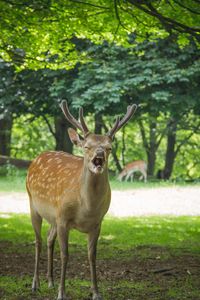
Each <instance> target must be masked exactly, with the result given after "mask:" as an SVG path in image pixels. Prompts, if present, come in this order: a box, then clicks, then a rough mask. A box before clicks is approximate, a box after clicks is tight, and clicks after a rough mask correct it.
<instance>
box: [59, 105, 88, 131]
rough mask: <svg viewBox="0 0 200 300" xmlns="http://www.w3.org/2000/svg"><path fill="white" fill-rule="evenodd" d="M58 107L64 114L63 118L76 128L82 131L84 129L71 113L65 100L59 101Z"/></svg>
mask: <svg viewBox="0 0 200 300" xmlns="http://www.w3.org/2000/svg"><path fill="white" fill-rule="evenodd" d="M60 107H61V109H62V111H63V114H64V115H65V118H66V119H67V120H68V121H69V122H70V123H71V124H72V125H74V126H75V127H76V128H78V129H80V130H81V131H83V132H84V129H83V128H82V126H81V124H80V123H79V122H78V121H77V120H76V119H75V118H74V117H73V116H72V115H71V113H70V111H69V108H68V105H67V101H66V100H63V101H62V102H61V104H60Z"/></svg>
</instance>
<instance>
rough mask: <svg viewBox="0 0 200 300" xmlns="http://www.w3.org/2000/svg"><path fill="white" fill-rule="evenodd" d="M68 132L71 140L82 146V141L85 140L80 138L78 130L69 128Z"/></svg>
mask: <svg viewBox="0 0 200 300" xmlns="http://www.w3.org/2000/svg"><path fill="white" fill-rule="evenodd" d="M68 134H69V137H70V140H71V142H72V143H73V144H74V145H76V146H79V147H81V146H82V142H83V140H82V139H80V137H79V135H78V133H77V132H76V130H74V129H73V128H68Z"/></svg>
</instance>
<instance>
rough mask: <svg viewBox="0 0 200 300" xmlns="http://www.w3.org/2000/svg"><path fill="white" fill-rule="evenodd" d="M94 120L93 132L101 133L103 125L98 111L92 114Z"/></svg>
mask: <svg viewBox="0 0 200 300" xmlns="http://www.w3.org/2000/svg"><path fill="white" fill-rule="evenodd" d="M94 122H95V127H94V133H95V134H101V133H102V127H103V119H102V115H101V114H99V113H96V114H95V115H94Z"/></svg>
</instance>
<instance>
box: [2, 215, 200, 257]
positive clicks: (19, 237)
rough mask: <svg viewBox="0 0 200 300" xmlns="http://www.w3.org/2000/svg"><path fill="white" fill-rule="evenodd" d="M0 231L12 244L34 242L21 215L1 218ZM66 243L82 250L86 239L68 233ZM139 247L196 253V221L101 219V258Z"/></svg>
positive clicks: (199, 241) (199, 238)
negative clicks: (167, 248) (188, 250)
mask: <svg viewBox="0 0 200 300" xmlns="http://www.w3.org/2000/svg"><path fill="white" fill-rule="evenodd" d="M48 228H49V225H48V224H47V223H46V222H44V223H43V231H42V235H43V239H44V240H45V239H46V235H47V230H48ZM0 231H1V240H4V241H10V242H12V243H13V244H18V243H30V242H33V241H34V234H33V229H32V225H31V221H30V217H29V216H28V215H25V214H1V215H0ZM70 242H71V244H72V245H76V244H79V245H80V246H84V247H85V246H86V242H87V239H86V235H85V234H82V233H80V232H78V231H76V230H72V231H71V233H70ZM142 245H158V246H168V247H171V248H174V249H179V248H184V249H190V251H192V252H199V253H200V217H140V218H139V217H138V218H136V217H134V218H123V219H120V218H111V217H106V218H105V220H104V222H103V226H102V232H101V236H100V240H99V247H105V246H106V249H107V250H106V252H104V251H103V253H104V254H103V256H104V257H106V256H107V257H110V255H112V251H113V248H115V247H116V248H117V249H118V250H129V249H130V248H134V247H137V246H142ZM109 249H110V251H111V253H110V254H109Z"/></svg>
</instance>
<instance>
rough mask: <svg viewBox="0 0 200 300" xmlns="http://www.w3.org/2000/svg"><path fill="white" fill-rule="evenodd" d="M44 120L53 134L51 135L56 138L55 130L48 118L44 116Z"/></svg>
mask: <svg viewBox="0 0 200 300" xmlns="http://www.w3.org/2000/svg"><path fill="white" fill-rule="evenodd" d="M42 118H43V119H44V121H45V122H46V124H47V126H48V128H49V131H50V132H51V134H52V135H53V137H54V138H56V133H55V131H54V130H53V127H52V126H51V124H50V122H49V120H48V118H47V117H46V116H45V115H44V114H43V115H42Z"/></svg>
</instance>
